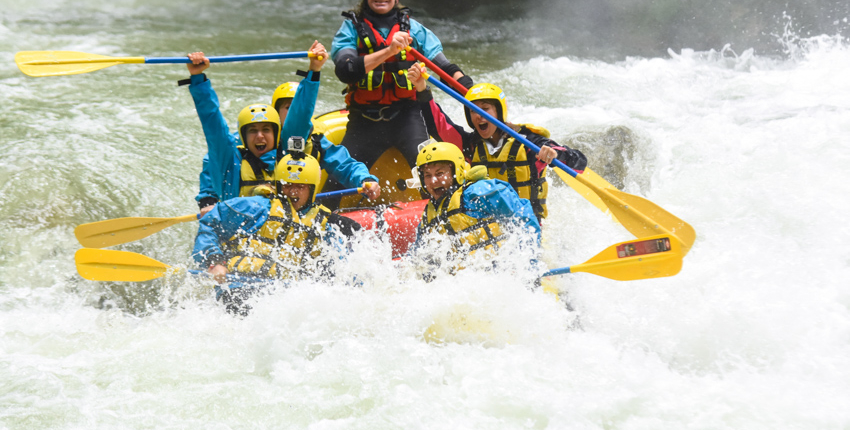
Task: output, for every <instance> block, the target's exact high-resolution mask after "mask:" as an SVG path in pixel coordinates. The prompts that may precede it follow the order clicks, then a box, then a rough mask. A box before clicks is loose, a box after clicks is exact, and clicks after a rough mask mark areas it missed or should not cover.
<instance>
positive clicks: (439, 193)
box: [431, 187, 447, 196]
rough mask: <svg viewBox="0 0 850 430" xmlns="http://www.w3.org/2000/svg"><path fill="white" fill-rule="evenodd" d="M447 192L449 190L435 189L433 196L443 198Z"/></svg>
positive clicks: (444, 188)
mask: <svg viewBox="0 0 850 430" xmlns="http://www.w3.org/2000/svg"><path fill="white" fill-rule="evenodd" d="M446 190H447V188H446V187H437V188H434V192H432V193H431V194H433V195H435V196H442V195H443V194H444V193H445V192H446Z"/></svg>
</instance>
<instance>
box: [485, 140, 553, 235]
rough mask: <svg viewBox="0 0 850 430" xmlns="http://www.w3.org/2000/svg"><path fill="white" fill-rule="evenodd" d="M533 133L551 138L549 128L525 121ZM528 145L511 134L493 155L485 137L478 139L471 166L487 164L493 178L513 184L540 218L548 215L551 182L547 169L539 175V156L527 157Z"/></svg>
mask: <svg viewBox="0 0 850 430" xmlns="http://www.w3.org/2000/svg"><path fill="white" fill-rule="evenodd" d="M522 125H523V126H524V127H526V128H528V129H529V130H530V131H531V132H533V133H535V134H539V135H541V136H544V137H549V130H546V129H545V128H542V127H537V126H534V125H530V124H522ZM524 146H525V145H523V144H522V142H518V141H517V140H516V139H514V138H513V137H510V136H508V139H507V140H506V141H505V143H504V145H502V147H501V148H500V149H499V151H498V152H497V153H496V155H490V153H489V152H488V151H487V145H486V144H485V143H484V140H483V139H478V144H477V145H476V146H475V152H474V153H473V154H472V158H471V161H470V164H471V165H472V166H486V167H487V171H488V173H489V176H490V179H501V180H503V181H505V182H507V183H509V184H511V187H513V189H514V190H516V192H517V194H519V196H520V197H521V198H524V199H528V201H530V202H531V207H532V208H533V209H534V214H535V215H537V217H538V218H541V219H542V218H546V215H547V214H548V211H547V208H546V196H547V195H548V194H549V183H548V182H546V168H544V169H543V171H542V172H540V174H539V175H538V173H537V166H536V165H535V164H536V162H537V159H536V158H534V157H532V158H531V159H529V158H528V154H527V152H526V150H525V147H524Z"/></svg>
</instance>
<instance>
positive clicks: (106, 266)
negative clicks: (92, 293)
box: [74, 248, 171, 282]
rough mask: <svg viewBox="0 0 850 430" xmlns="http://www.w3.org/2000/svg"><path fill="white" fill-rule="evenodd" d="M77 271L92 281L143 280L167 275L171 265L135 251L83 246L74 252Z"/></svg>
mask: <svg viewBox="0 0 850 430" xmlns="http://www.w3.org/2000/svg"><path fill="white" fill-rule="evenodd" d="M74 261H75V262H76V263H77V273H79V274H80V276H82V277H83V278H85V279H88V280H90V281H125V282H142V281H150V280H151V279H156V278H159V277H161V276H163V275H165V274H166V273H167V272H168V271H169V270H170V269H171V267H170V266H168V265H167V264H165V263H160V262H159V261H156V260H154V259H153V258H150V257H147V256H144V255H142V254H136V253H135V252H127V251H115V250H112V249H92V248H83V249H80V250H78V251H77V252H76V254H74Z"/></svg>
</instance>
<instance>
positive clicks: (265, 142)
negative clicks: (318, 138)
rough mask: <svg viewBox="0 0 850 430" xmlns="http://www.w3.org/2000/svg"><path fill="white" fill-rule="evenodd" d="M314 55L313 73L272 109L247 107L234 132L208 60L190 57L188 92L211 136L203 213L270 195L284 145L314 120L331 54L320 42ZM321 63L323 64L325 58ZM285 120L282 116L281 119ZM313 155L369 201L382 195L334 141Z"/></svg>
mask: <svg viewBox="0 0 850 430" xmlns="http://www.w3.org/2000/svg"><path fill="white" fill-rule="evenodd" d="M310 52H311V53H314V54H316V56H314V57H312V58H311V59H310V71H309V72H307V73H305V77H304V79H303V80H302V81H301V82H300V83H299V84H297V85H294V86H293V84H292V83H286V84H283V85H281V86H280V87H278V89H277V90H275V93H274V94H273V96H272V106H269V105H263V104H254V105H250V106H248V107H246V108H244V109H243V110H242V111H241V112H240V113H239V116H238V127H237V131H236V132H235V133H231V132H230V129H229V127H228V125H227V122H226V121H225V120H224V117H223V115H222V114H221V111H220V109H219V104H218V97H217V96H216V94H215V92H214V91H213V89H212V85H211V84H210V81H209V80H207V79H206V75H204V74H203V71H204V70H206V69H207V68H208V67H209V59H207V58H206V57H205V56H204V54H203V53H202V52H194V53H191V54H189V58H190V59H191V60H192V63H190V64H188V68H189V72H190V74H191V78H190V79H189V80H188V81H189V82H188V83H189V92H190V93H191V94H192V98H193V100H194V102H195V108H196V110H197V112H198V117H199V118H200V120H201V126H202V128H203V130H204V136H205V137H206V141H207V147H208V150H209V152H208V154H207V158H205V165H204V169H203V171H202V173H201V177H200V179H201V192H200V194H199V195H198V197H196V200H198V202H199V207H200V208H201V211H202V212H201V213H202V214H203V213H206V212H207V211H209V207H210V206H211V205H214V204H215V203H216V202H217V201H218V200H226V199H230V198H233V197H237V196H248V195H252V194H254V193H256V192H257V191H261V192H270V190H271V187H270V186H269V185H268V184H270V183H271V178H272V176H273V172H274V166H275V160H276V159H277V158H280V157H282V156H283V154H285V152H286V151H285V150H284V148H283V146H282V145H281V142H280V140H281V139H284V142H285V141H286V139H288V138H289V137H292V136H296V137H301V138H302V139H305V140H306V139H308V137H309V135H310V133H311V130H312V123H311V119H312V116H313V110H314V108H315V104H316V97H317V95H318V90H319V76H320V70H321V68H322V66H323V65H324V63H325V61H327V57H328V54H327V52H326V51H325V48H324V46H323V45H322V44H321V43H319V42H318V41H315V42H313V45H312V46H311V47H310ZM320 58H321V59H320ZM281 115H283V117H281ZM314 146H315V148H314V151H313V154H314V155H315V156H316V157H318V158H319V163H320V165H322V167H323V168H325V169H327V170H328V173H329V175H331V176H333V177H335V178H336V179H337V180H338V181H339V182H340V183H342V184H343V185H344V186H346V187H350V188H353V187H360V186H362V187H363V188H364V194H366V195H367V197H369V198H373V199H374V198H377V197H378V196H379V195H380V186H378V182H377V178H376V177H375V176H373V175H371V174H369V169H368V168H367V167H366V166H365V165H364V164H363V163H360V162H358V161H356V160H354V159H353V158H352V157H351V156H350V154H349V153H348V151H347V150H346V149H345V148H343V147H339V148H337V147H336V146H335V145H332V144H331V143H330V142H327V143H324V142H323V143H322V144H321V145H314Z"/></svg>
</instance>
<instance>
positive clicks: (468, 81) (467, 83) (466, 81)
mask: <svg viewBox="0 0 850 430" xmlns="http://www.w3.org/2000/svg"><path fill="white" fill-rule="evenodd" d="M457 81H458V83H459V84H461V85H463V86H464V87H466V89H470V88H472V86H473V85H475V83H474V82H472V78H470V77H469V76H468V75H463V76H461V77H460V78H458V80H457Z"/></svg>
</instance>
